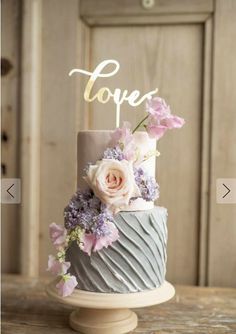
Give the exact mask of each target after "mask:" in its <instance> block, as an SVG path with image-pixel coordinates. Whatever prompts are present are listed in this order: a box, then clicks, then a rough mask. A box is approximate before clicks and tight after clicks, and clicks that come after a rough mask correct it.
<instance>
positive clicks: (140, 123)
mask: <svg viewBox="0 0 236 334" xmlns="http://www.w3.org/2000/svg"><path fill="white" fill-rule="evenodd" d="M148 116H149V114H147V116H145V117H144V118H143V119H142V120H141V121H140V122H139V123H138V125H137V126H136V128H134V130H133V131H132V133H135V131H137V130H138V129H139V128H140V126H141V125H142V124H143V122H144V121H146V119H147V118H148Z"/></svg>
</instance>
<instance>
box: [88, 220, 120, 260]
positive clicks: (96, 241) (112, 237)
mask: <svg viewBox="0 0 236 334" xmlns="http://www.w3.org/2000/svg"><path fill="white" fill-rule="evenodd" d="M106 224H107V225H108V227H109V232H110V233H109V234H108V235H105V236H101V237H100V238H96V236H95V235H94V234H92V233H85V234H84V235H83V239H82V242H83V248H82V250H83V251H84V252H85V253H87V254H88V255H89V256H90V255H91V252H92V251H93V252H97V251H99V250H100V249H102V248H103V247H106V248H107V247H108V246H110V245H111V244H112V243H113V242H114V241H116V240H117V239H118V238H119V232H118V230H117V228H116V227H115V225H114V224H113V223H111V222H107V223H106Z"/></svg>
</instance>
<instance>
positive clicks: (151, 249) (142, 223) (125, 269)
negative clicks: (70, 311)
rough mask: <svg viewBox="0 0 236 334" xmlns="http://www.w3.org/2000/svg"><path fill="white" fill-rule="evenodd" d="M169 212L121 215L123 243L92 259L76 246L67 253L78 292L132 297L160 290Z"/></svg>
mask: <svg viewBox="0 0 236 334" xmlns="http://www.w3.org/2000/svg"><path fill="white" fill-rule="evenodd" d="M166 220H167V210H166V209H165V208H162V207H154V208H153V209H151V210H146V211H136V212H120V213H118V214H117V215H116V216H115V225H116V227H117V228H118V230H119V236H120V237H119V239H118V240H117V241H115V242H114V243H113V244H112V245H111V246H109V247H108V248H103V249H102V250H100V251H98V252H93V253H92V254H91V256H88V255H87V254H86V253H84V252H83V251H81V250H80V249H79V247H78V245H77V244H76V242H73V244H72V245H71V246H70V248H69V249H68V250H67V255H66V258H67V260H68V261H70V262H71V268H70V270H69V271H70V273H71V274H73V275H75V276H76V278H77V281H78V286H77V288H79V289H81V290H87V291H95V292H104V293H114V292H115V293H130V292H138V291H144V290H149V289H154V288H157V287H159V286H160V285H161V284H162V283H163V282H164V279H165V274H166V260H167V255H166V243H167V227H166Z"/></svg>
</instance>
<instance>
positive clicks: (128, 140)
mask: <svg viewBox="0 0 236 334" xmlns="http://www.w3.org/2000/svg"><path fill="white" fill-rule="evenodd" d="M117 144H118V145H119V146H120V148H121V149H122V151H123V154H124V158H125V159H126V160H128V161H130V160H133V159H134V157H135V150H136V144H135V141H134V136H133V134H132V132H131V124H130V123H129V122H124V123H123V126H122V128H117V129H116V130H115V131H114V132H113V133H112V134H111V142H110V145H111V146H116V145H117Z"/></svg>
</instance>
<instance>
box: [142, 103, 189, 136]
mask: <svg viewBox="0 0 236 334" xmlns="http://www.w3.org/2000/svg"><path fill="white" fill-rule="evenodd" d="M147 112H148V113H149V117H148V124H147V126H146V130H147V132H148V134H149V137H151V138H155V139H157V140H158V139H160V138H161V137H162V136H163V135H164V133H165V132H166V131H167V130H169V129H174V128H181V127H182V126H183V125H184V123H185V121H184V119H183V118H181V117H178V116H175V115H172V114H171V111H170V107H169V106H168V105H167V104H166V102H165V101H164V100H163V99H162V98H160V97H156V98H153V99H150V100H148V102H147Z"/></svg>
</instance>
